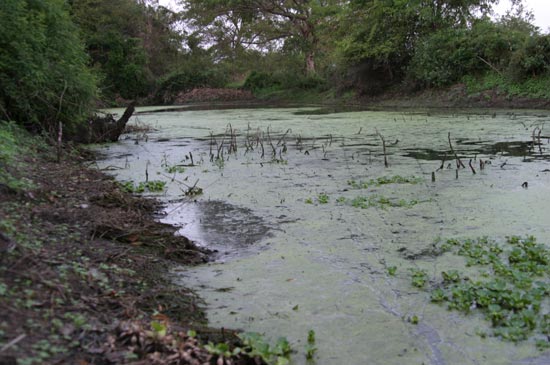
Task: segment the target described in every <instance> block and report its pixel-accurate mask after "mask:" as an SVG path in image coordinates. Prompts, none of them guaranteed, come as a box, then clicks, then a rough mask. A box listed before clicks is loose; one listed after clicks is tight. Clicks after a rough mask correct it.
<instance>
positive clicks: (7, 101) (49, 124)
mask: <svg viewBox="0 0 550 365" xmlns="http://www.w3.org/2000/svg"><path fill="white" fill-rule="evenodd" d="M87 62H88V58H87V56H86V53H85V52H84V49H83V45H82V43H81V41H80V39H79V38H78V30H77V29H76V27H75V26H74V24H73V23H72V22H71V20H70V17H69V14H68V12H67V9H66V8H65V1H63V0H2V1H1V2H0V85H2V87H1V88H0V116H1V117H2V118H6V119H10V120H15V121H17V122H19V123H21V124H23V125H25V126H26V127H27V128H29V129H34V130H40V129H42V130H46V131H53V130H54V129H55V128H56V125H57V122H58V121H61V122H63V123H64V124H65V126H66V127H68V128H73V127H74V126H75V124H77V123H79V122H81V121H83V120H84V118H85V117H86V116H87V115H88V114H89V111H90V109H91V107H92V101H93V99H94V98H95V96H96V81H95V78H94V77H93V75H92V73H91V72H90V70H89V69H88V68H87Z"/></svg>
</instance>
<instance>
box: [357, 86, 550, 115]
mask: <svg viewBox="0 0 550 365" xmlns="http://www.w3.org/2000/svg"><path fill="white" fill-rule="evenodd" d="M355 102H356V103H357V104H359V105H364V106H374V107H383V108H387V107H400V108H492V109H550V100H549V99H542V98H541V99H536V98H535V99H534V98H527V97H521V96H514V95H509V94H506V93H503V92H501V91H499V90H498V89H491V90H485V91H481V92H477V93H468V91H467V88H466V86H465V85H464V84H458V85H454V86H452V87H449V88H445V89H430V90H424V91H421V92H416V93H402V92H389V93H386V94H383V95H380V96H372V97H367V96H364V97H358V98H357V99H356V100H354V101H353V102H352V103H355Z"/></svg>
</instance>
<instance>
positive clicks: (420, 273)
mask: <svg viewBox="0 0 550 365" xmlns="http://www.w3.org/2000/svg"><path fill="white" fill-rule="evenodd" d="M427 281H428V273H427V272H426V271H425V270H422V269H411V283H412V285H413V286H416V287H417V288H423V287H424V285H426V282H427Z"/></svg>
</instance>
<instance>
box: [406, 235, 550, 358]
mask: <svg viewBox="0 0 550 365" xmlns="http://www.w3.org/2000/svg"><path fill="white" fill-rule="evenodd" d="M440 249H441V252H448V253H453V254H456V255H459V256H462V257H464V258H465V259H466V261H465V265H466V266H467V267H472V268H477V272H475V273H474V274H473V275H471V276H467V275H464V274H461V273H460V271H459V270H456V269H451V270H447V271H445V272H442V273H441V275H442V277H441V279H442V280H441V281H440V282H438V283H436V284H434V285H433V287H432V289H431V300H432V302H435V303H446V304H447V306H448V308H449V309H451V310H457V311H460V312H463V313H466V314H468V313H472V312H480V313H482V314H483V316H484V317H485V318H486V319H487V320H488V321H489V322H490V323H491V325H492V327H493V335H494V336H496V337H499V338H502V339H504V340H509V341H522V340H526V339H528V338H530V337H535V339H537V340H538V341H537V345H538V346H539V347H543V348H544V347H548V345H549V342H548V335H550V313H548V310H547V307H546V306H545V304H544V303H545V301H547V299H548V295H549V294H550V286H549V283H550V249H549V248H548V247H547V246H546V245H543V244H539V243H537V241H536V239H535V238H534V237H532V236H529V237H526V238H520V237H508V238H507V239H506V242H505V244H498V243H496V242H494V241H491V240H489V239H488V238H478V239H474V240H472V239H466V240H457V239H450V240H447V241H446V242H443V243H441V244H440ZM474 275H475V276H474ZM412 279H413V285H415V286H417V287H422V286H423V283H425V280H424V279H423V276H422V275H421V273H420V272H419V271H413V276H412Z"/></svg>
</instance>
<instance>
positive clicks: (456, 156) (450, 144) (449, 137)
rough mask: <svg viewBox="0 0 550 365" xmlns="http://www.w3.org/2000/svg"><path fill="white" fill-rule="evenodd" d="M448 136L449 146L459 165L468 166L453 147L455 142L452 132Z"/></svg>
mask: <svg viewBox="0 0 550 365" xmlns="http://www.w3.org/2000/svg"><path fill="white" fill-rule="evenodd" d="M447 138H448V139H449V147H451V153H452V154H454V155H455V158H456V163H457V166H459V167H462V168H466V166H464V164H463V163H462V161H461V160H460V157H458V155H457V153H456V152H455V150H454V148H453V144H452V142H451V132H449V134H448V135H447Z"/></svg>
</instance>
